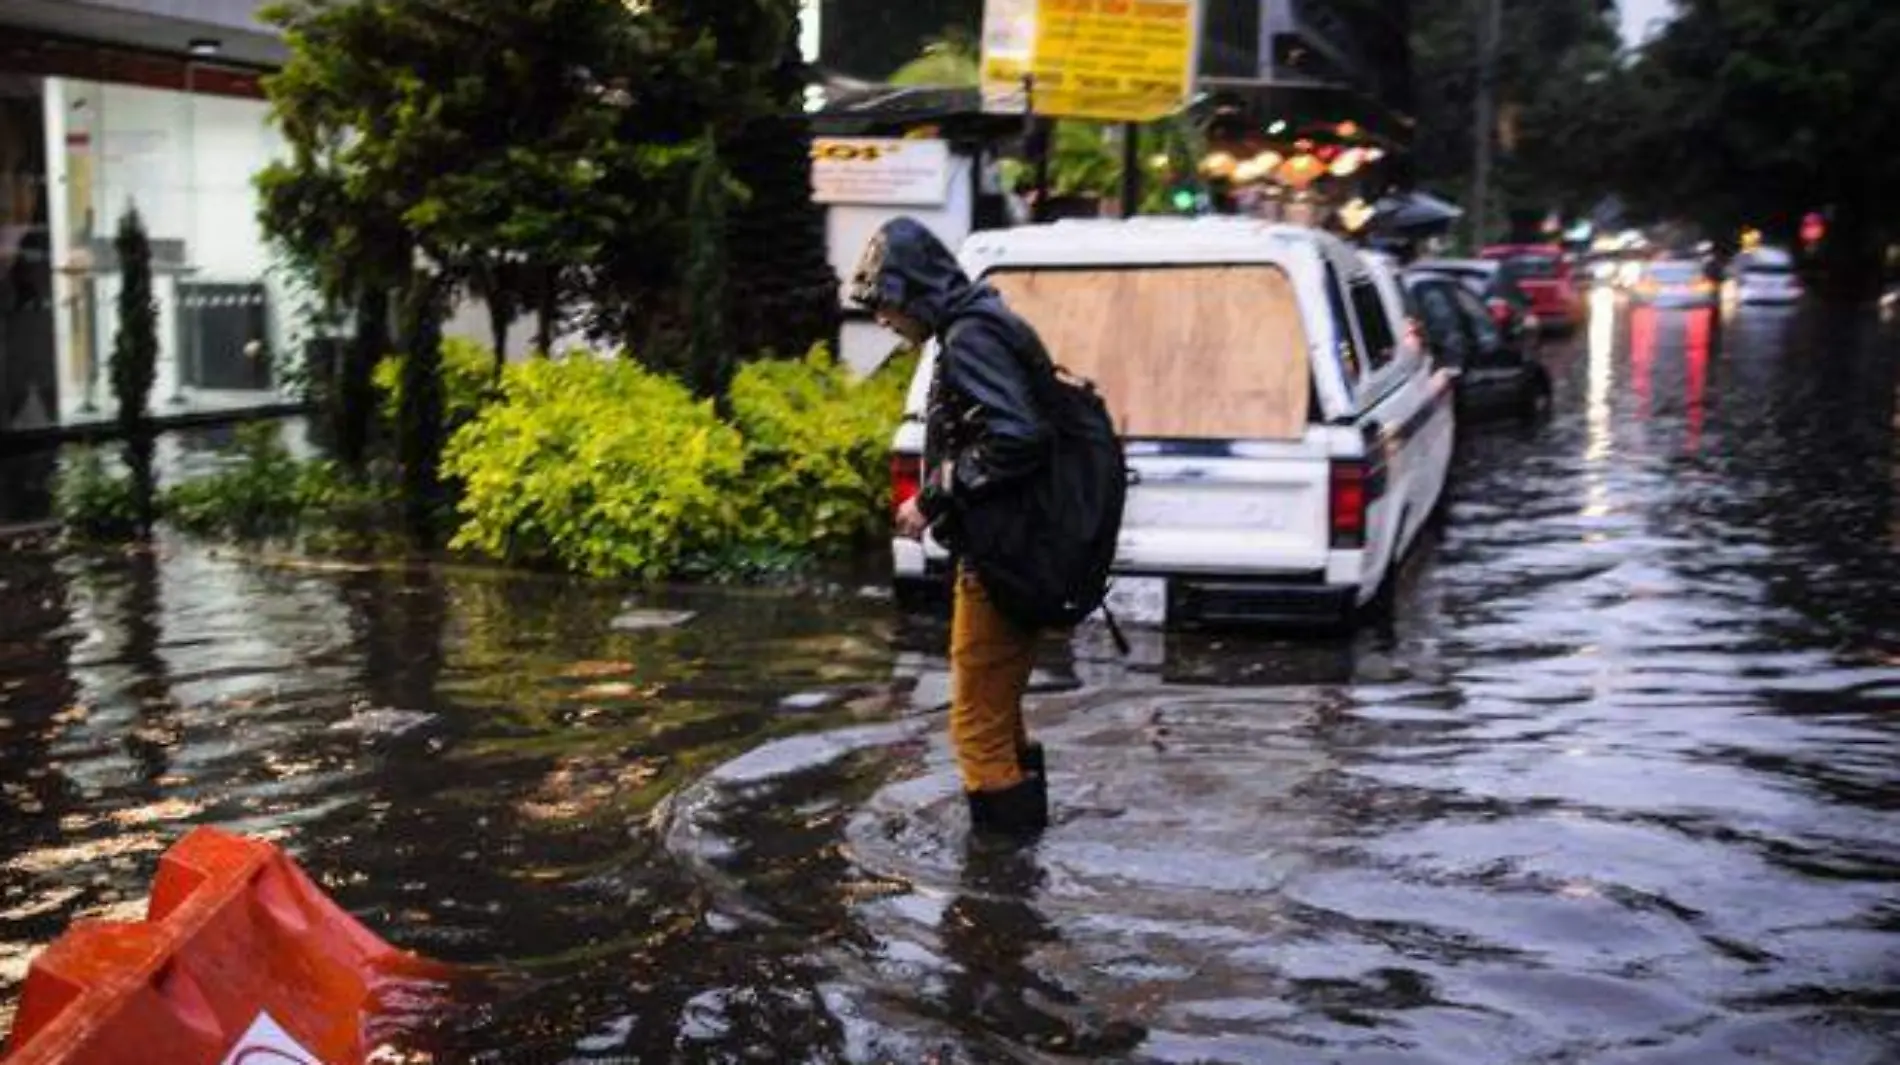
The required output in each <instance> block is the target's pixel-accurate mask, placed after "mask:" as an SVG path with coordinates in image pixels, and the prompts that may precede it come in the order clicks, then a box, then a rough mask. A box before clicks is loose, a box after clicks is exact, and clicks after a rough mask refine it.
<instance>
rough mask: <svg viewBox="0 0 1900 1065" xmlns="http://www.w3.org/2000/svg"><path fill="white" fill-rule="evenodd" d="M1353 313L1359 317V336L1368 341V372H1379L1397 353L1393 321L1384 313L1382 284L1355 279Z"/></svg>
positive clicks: (1366, 354) (1366, 346) (1366, 352)
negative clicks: (1379, 285)
mask: <svg viewBox="0 0 1900 1065" xmlns="http://www.w3.org/2000/svg"><path fill="white" fill-rule="evenodd" d="M1351 298H1352V313H1353V315H1354V316H1355V317H1357V318H1358V319H1359V337H1360V339H1361V340H1362V341H1364V342H1365V356H1366V372H1367V373H1377V372H1378V371H1379V370H1381V369H1383V368H1384V367H1385V365H1386V364H1387V363H1389V362H1391V361H1392V357H1393V356H1394V355H1395V354H1397V353H1398V347H1399V343H1398V340H1397V339H1396V338H1395V337H1394V336H1393V335H1392V322H1391V320H1390V319H1388V318H1387V317H1386V315H1385V301H1384V300H1382V299H1380V298H1379V287H1378V286H1377V285H1375V284H1373V283H1372V282H1371V281H1354V282H1353V283H1352V296H1351Z"/></svg>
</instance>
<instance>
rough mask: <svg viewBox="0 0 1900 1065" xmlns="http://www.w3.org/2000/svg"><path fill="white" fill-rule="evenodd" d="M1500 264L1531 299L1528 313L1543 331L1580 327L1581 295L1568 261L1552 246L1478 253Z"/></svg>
mask: <svg viewBox="0 0 1900 1065" xmlns="http://www.w3.org/2000/svg"><path fill="white" fill-rule="evenodd" d="M1478 257H1479V258H1481V259H1490V260H1492V261H1494V262H1498V263H1501V264H1503V266H1504V274H1505V276H1506V277H1508V278H1510V279H1511V280H1512V281H1515V282H1517V285H1518V287H1519V288H1522V289H1523V290H1524V291H1525V292H1526V293H1527V294H1529V296H1530V298H1531V309H1532V310H1534V311H1536V312H1537V318H1538V320H1539V321H1540V322H1542V323H1543V326H1544V328H1546V329H1561V330H1573V329H1576V328H1577V327H1578V326H1580V325H1582V324H1583V314H1584V304H1583V293H1582V292H1581V291H1579V290H1578V288H1577V281H1576V277H1575V276H1574V274H1573V273H1572V271H1571V267H1570V260H1569V258H1568V257H1566V256H1565V255H1564V252H1563V249H1562V248H1560V247H1558V246H1557V245H1555V244H1493V245H1490V246H1489V247H1486V248H1485V249H1483V250H1482V251H1480V252H1479V253H1478Z"/></svg>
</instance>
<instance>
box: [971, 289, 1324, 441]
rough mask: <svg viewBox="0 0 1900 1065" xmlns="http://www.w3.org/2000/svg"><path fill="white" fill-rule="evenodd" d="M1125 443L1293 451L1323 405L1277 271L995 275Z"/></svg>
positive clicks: (1294, 303)
mask: <svg viewBox="0 0 1900 1065" xmlns="http://www.w3.org/2000/svg"><path fill="white" fill-rule="evenodd" d="M986 280H988V281H989V282H990V283H991V284H993V285H995V286H996V288H997V290H998V291H1000V292H1001V293H1002V294H1003V298H1004V299H1005V300H1007V301H1008V302H1009V305H1010V306H1011V307H1012V308H1014V309H1015V311H1016V313H1018V314H1020V315H1022V316H1023V317H1024V318H1025V319H1027V320H1028V321H1029V323H1030V324H1031V325H1033V326H1034V327H1035V328H1036V332H1037V333H1038V334H1040V335H1041V337H1042V339H1043V343H1044V345H1046V346H1047V347H1048V349H1049V354H1050V356H1051V357H1052V358H1054V359H1055V361H1056V362H1057V363H1059V364H1061V365H1063V366H1066V367H1068V368H1069V369H1070V370H1072V371H1074V372H1075V373H1076V374H1078V375H1080V376H1083V377H1087V378H1089V379H1090V380H1093V381H1094V382H1095V383H1096V385H1097V387H1099V388H1100V389H1101V390H1102V394H1103V397H1104V398H1105V399H1106V400H1107V402H1108V406H1109V410H1110V411H1111V412H1112V413H1113V414H1114V416H1115V421H1116V424H1117V425H1118V426H1120V427H1121V430H1122V432H1123V434H1124V435H1126V436H1129V437H1135V438H1156V439H1221V440H1293V439H1298V438H1299V437H1301V436H1302V435H1303V434H1304V433H1305V431H1306V424H1307V413H1308V404H1309V402H1310V398H1311V395H1312V376H1311V374H1312V370H1311V367H1310V366H1309V365H1308V362H1307V343H1306V328H1305V325H1304V323H1303V322H1302V320H1301V318H1300V305H1299V300H1298V297H1297V296H1296V295H1295V293H1294V289H1293V283H1292V280H1291V279H1290V278H1288V276H1287V275H1286V273H1285V271H1283V270H1281V269H1280V268H1279V267H1277V266H1270V265H1264V264H1249V265H1239V266H1154V267H1150V266H1130V267H1089V268H1083V269H1077V268H1063V269H1009V270H1005V271H1001V272H997V273H993V274H991V275H989V277H988V278H987V279H986Z"/></svg>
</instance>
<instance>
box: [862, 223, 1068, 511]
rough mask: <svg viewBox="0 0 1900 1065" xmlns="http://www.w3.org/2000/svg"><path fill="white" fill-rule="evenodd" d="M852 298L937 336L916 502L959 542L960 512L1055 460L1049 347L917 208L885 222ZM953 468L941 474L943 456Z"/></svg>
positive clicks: (868, 250)
mask: <svg viewBox="0 0 1900 1065" xmlns="http://www.w3.org/2000/svg"><path fill="white" fill-rule="evenodd" d="M849 294H850V296H851V298H852V299H853V301H854V302H857V303H860V304H862V305H864V306H867V307H871V308H873V309H878V308H886V309H890V310H894V311H898V312H900V313H903V314H905V315H908V316H909V317H912V318H915V319H917V320H918V321H920V322H922V323H924V325H926V326H928V327H929V329H930V331H931V333H932V334H933V335H934V336H935V337H936V339H937V341H938V353H937V363H936V369H935V371H934V373H933V376H932V378H931V383H930V399H929V405H928V413H927V415H926V417H927V434H926V440H927V441H928V444H927V448H928V450H927V452H926V454H925V456H924V469H925V471H926V477H925V488H924V491H923V494H922V496H921V497H919V499H918V506H919V507H920V508H921V509H922V510H923V512H924V515H925V517H927V518H928V519H930V521H931V524H932V526H933V528H934V529H935V530H936V531H937V532H938V534H939V539H942V540H946V541H948V542H954V540H955V533H956V525H957V517H958V514H959V513H960V512H962V511H964V510H966V509H967V508H970V507H975V506H980V505H983V504H984V503H985V502H986V501H989V500H993V499H997V498H999V497H1003V496H1006V495H1007V494H1008V492H1009V489H1010V488H1011V487H1012V486H1015V485H1018V484H1021V483H1022V482H1024V481H1026V480H1028V479H1029V478H1030V477H1032V476H1033V475H1034V474H1035V473H1036V472H1037V471H1038V470H1039V469H1041V468H1042V466H1043V465H1044V464H1045V463H1046V462H1048V461H1049V453H1050V447H1051V433H1050V429H1049V425H1048V423H1047V421H1046V420H1045V419H1044V417H1043V414H1042V411H1041V408H1040V405H1039V404H1038V403H1037V401H1036V386H1037V382H1038V380H1039V378H1040V377H1042V376H1046V375H1048V374H1050V373H1051V372H1052V371H1051V366H1050V362H1049V356H1048V353H1047V352H1046V351H1045V350H1044V349H1043V346H1042V341H1041V340H1040V339H1039V338H1038V337H1037V336H1036V332H1035V330H1034V329H1032V328H1030V326H1029V324H1028V323H1027V322H1024V321H1023V320H1022V319H1021V318H1019V317H1017V316H1016V315H1015V314H1014V313H1013V312H1011V311H1010V310H1009V308H1008V307H1007V306H1005V305H1004V303H1003V298H1002V297H1001V296H1000V295H998V294H997V292H996V290H995V289H993V288H991V287H990V286H989V285H986V284H980V283H976V282H972V281H971V280H970V279H969V278H968V277H966V276H965V275H964V273H963V269H962V268H961V267H959V266H958V265H957V261H956V258H955V257H954V256H953V255H951V254H950V250H949V249H948V248H945V247H944V246H943V244H942V242H940V241H939V240H937V238H936V236H935V235H933V234H932V233H931V232H930V231H929V230H928V229H926V228H924V226H923V225H922V224H921V223H919V222H917V221H915V220H913V219H910V218H897V219H893V220H892V221H890V222H887V223H885V225H884V227H883V228H882V229H880V230H879V231H878V233H877V236H875V237H873V238H872V240H871V243H870V245H869V246H867V247H866V249H865V252H864V256H863V257H862V258H861V259H860V261H859V263H858V268H857V271H856V272H855V274H854V275H853V277H852V279H851V290H850V293H849ZM946 462H947V463H949V464H950V465H951V475H950V477H949V478H948V479H947V480H945V479H943V478H941V477H940V476H939V471H940V470H942V468H943V466H944V464H945V463H946Z"/></svg>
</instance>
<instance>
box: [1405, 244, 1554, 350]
mask: <svg viewBox="0 0 1900 1065" xmlns="http://www.w3.org/2000/svg"><path fill="white" fill-rule="evenodd" d="M1409 272H1428V273H1432V274H1438V275H1440V276H1443V277H1448V278H1451V279H1453V280H1455V281H1458V282H1460V283H1461V284H1463V285H1464V286H1465V287H1466V288H1467V289H1469V290H1470V291H1471V292H1472V293H1473V294H1474V295H1476V296H1477V297H1478V299H1480V300H1482V301H1483V302H1484V306H1485V311H1486V313H1488V314H1489V315H1490V316H1491V322H1492V324H1494V325H1496V326H1497V327H1498V329H1500V330H1501V331H1503V333H1504V334H1505V336H1507V337H1509V338H1510V339H1511V340H1512V341H1514V342H1516V343H1520V344H1525V345H1529V344H1531V343H1533V342H1535V341H1536V339H1537V337H1538V335H1539V333H1540V332H1541V331H1542V329H1543V322H1542V320H1541V319H1539V318H1538V317H1537V312H1536V310H1534V309H1533V308H1532V306H1531V297H1530V294H1529V293H1527V292H1525V291H1524V289H1523V287H1522V286H1521V285H1519V284H1518V283H1517V282H1515V281H1513V280H1511V278H1510V276H1509V275H1507V274H1506V273H1505V272H1504V264H1503V263H1499V262H1494V261H1492V260H1490V259H1422V260H1420V261H1418V262H1415V263H1413V264H1412V265H1411V267H1410V268H1409Z"/></svg>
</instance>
